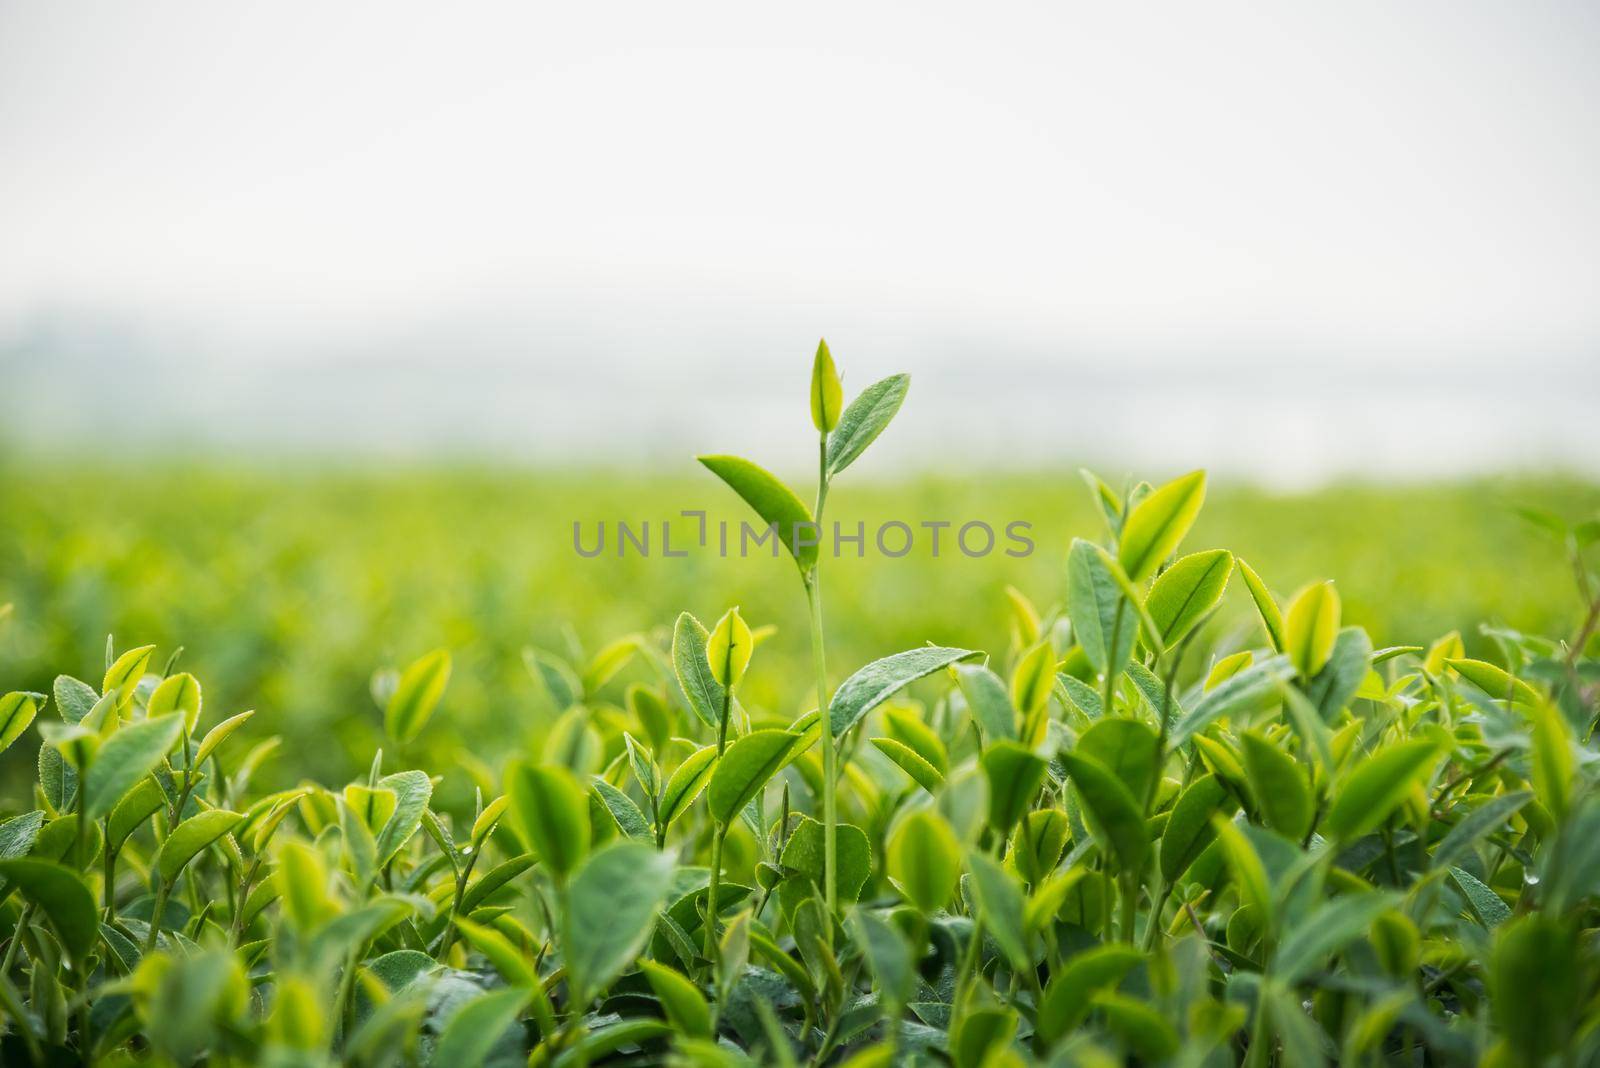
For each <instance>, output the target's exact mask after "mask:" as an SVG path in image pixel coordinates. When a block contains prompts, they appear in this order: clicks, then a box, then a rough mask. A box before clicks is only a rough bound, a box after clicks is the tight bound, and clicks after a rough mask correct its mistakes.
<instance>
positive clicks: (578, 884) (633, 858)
mask: <svg viewBox="0 0 1600 1068" xmlns="http://www.w3.org/2000/svg"><path fill="white" fill-rule="evenodd" d="M674 867H675V865H674V863H673V859H672V858H671V857H670V856H667V855H666V854H664V853H658V852H657V851H656V850H654V849H652V848H651V847H649V846H647V845H643V844H641V843H639V842H615V843H613V844H611V845H609V846H606V847H605V848H604V849H602V850H600V851H599V852H597V853H595V855H594V856H592V857H590V858H589V859H588V861H587V862H586V863H585V864H584V865H583V867H582V868H580V869H578V872H577V874H575V875H574V876H573V877H572V882H571V883H570V885H569V886H568V887H567V893H566V894H565V895H564V896H563V900H564V901H565V908H564V910H563V925H562V930H563V934H564V940H563V943H562V944H563V946H564V948H565V950H566V964H567V974H568V981H569V982H570V983H571V984H572V986H573V988H574V989H575V990H577V991H578V992H579V993H578V995H577V996H576V997H575V998H574V999H573V1000H574V1003H575V1004H577V1005H580V1006H581V1005H587V1004H588V1003H589V1000H590V999H591V998H592V997H593V996H594V995H595V994H598V993H599V992H600V991H602V990H604V989H605V988H606V986H608V985H609V984H610V983H611V981H612V980H613V979H615V978H616V977H617V976H618V975H620V974H621V972H622V970H623V969H624V968H625V967H627V966H628V964H629V963H631V962H632V961H633V960H634V958H636V957H637V956H638V955H639V951H640V950H641V949H643V948H644V944H645V940H646V939H647V938H648V937H649V936H650V931H651V928H652V927H653V926H654V925H655V920H656V913H657V912H658V911H659V910H660V908H661V905H662V903H663V902H664V901H665V900H666V899H667V895H668V893H669V892H670V891H671V890H672V879H673V871H674Z"/></svg>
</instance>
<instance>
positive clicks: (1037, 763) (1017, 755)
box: [980, 741, 1045, 835]
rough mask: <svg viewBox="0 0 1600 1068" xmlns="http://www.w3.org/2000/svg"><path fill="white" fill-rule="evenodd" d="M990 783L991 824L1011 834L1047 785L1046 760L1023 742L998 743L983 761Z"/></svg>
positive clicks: (991, 748) (998, 829)
mask: <svg viewBox="0 0 1600 1068" xmlns="http://www.w3.org/2000/svg"><path fill="white" fill-rule="evenodd" d="M980 761H981V763H982V765H983V774H984V775H985V777H987V778H988V780H989V824H990V826H992V827H993V828H994V829H995V830H996V831H998V832H1000V834H1001V835H1006V834H1009V833H1010V831H1011V828H1012V827H1015V826H1016V824H1017V821H1018V820H1020V819H1022V814H1023V813H1024V812H1026V811H1027V810H1028V806H1029V805H1030V804H1032V803H1033V798H1034V795H1035V794H1037V793H1038V792H1039V786H1040V785H1041V784H1042V783H1043V782H1044V775H1045V761H1044V758H1043V757H1041V756H1039V755H1038V754H1037V753H1034V752H1033V751H1032V750H1030V749H1028V748H1027V747H1026V746H1024V745H1022V744H1021V743H1020V742H1006V741H1001V742H995V743H994V744H993V745H991V746H989V747H988V748H987V749H985V750H984V751H983V756H982V757H981V758H980Z"/></svg>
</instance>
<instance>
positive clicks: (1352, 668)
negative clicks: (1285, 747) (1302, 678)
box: [1306, 627, 1372, 720]
mask: <svg viewBox="0 0 1600 1068" xmlns="http://www.w3.org/2000/svg"><path fill="white" fill-rule="evenodd" d="M1371 660H1372V639H1371V638H1369V637H1367V632H1366V631H1364V630H1362V629H1361V628H1360V627H1345V628H1344V629H1342V630H1340V631H1339V633H1338V635H1337V636H1336V637H1335V638H1334V639H1333V650H1332V652H1330V653H1329V654H1328V662H1327V663H1326V664H1324V665H1323V666H1322V670H1321V671H1319V672H1317V674H1316V677H1315V678H1313V679H1312V680H1311V681H1310V682H1309V683H1307V684H1306V695H1307V696H1308V697H1309V698H1310V699H1311V702H1312V704H1314V705H1316V707H1317V711H1318V712H1320V713H1321V714H1322V718H1323V719H1324V720H1331V719H1333V717H1334V716H1336V715H1337V714H1338V713H1339V712H1341V711H1342V710H1343V709H1344V708H1345V706H1346V705H1348V704H1349V703H1350V699H1351V698H1352V697H1354V696H1355V693H1356V690H1358V689H1360V687H1361V680H1362V679H1364V678H1366V677H1367V672H1368V670H1370V663H1371Z"/></svg>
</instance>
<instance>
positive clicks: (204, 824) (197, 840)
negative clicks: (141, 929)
mask: <svg viewBox="0 0 1600 1068" xmlns="http://www.w3.org/2000/svg"><path fill="white" fill-rule="evenodd" d="M243 819H244V816H243V815H242V814H241V813H238V812H229V811H228V810H227V809H223V808H210V809H206V810H205V811H204V812H198V813H196V814H195V815H193V816H190V817H189V818H188V819H186V820H184V821H183V822H182V823H180V824H178V826H177V827H175V828H173V831H172V833H171V834H170V835H168V836H167V840H166V841H165V842H162V843H161V850H160V852H158V853H157V854H156V867H157V869H158V870H159V871H160V872H161V878H162V880H163V881H164V882H166V883H167V884H168V885H171V883H172V881H173V880H174V879H176V878H177V877H178V873H179V872H181V871H182V870H183V869H184V867H185V866H186V865H187V864H188V863H189V862H190V861H191V860H193V859H194V858H195V856H196V855H197V854H198V853H199V852H200V851H201V850H203V849H205V848H206V847H208V846H210V845H212V844H214V843H215V842H216V841H217V839H219V838H221V837H222V836H223V835H225V834H227V833H228V832H229V831H231V830H233V829H234V828H235V827H237V826H238V825H239V821H241V820H243Z"/></svg>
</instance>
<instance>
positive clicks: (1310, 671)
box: [1284, 582, 1339, 679]
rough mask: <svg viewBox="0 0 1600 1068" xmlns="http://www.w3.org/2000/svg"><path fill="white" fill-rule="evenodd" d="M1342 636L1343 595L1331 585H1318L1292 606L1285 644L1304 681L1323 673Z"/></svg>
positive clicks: (1313, 585)
mask: <svg viewBox="0 0 1600 1068" xmlns="http://www.w3.org/2000/svg"><path fill="white" fill-rule="evenodd" d="M1338 632H1339V595H1338V593H1336V592H1335V591H1334V588H1333V583H1331V582H1314V583H1312V584H1311V585H1309V586H1307V587H1306V588H1305V589H1303V590H1301V591H1300V592H1299V593H1298V594H1296V595H1295V598H1294V600H1292V601H1290V602H1289V613H1288V621H1287V622H1286V623H1285V625H1284V642H1285V645H1286V648H1287V651H1288V653H1289V659H1290V660H1291V661H1293V662H1294V667H1295V670H1296V671H1297V672H1299V673H1300V677H1301V678H1305V679H1309V678H1312V677H1313V676H1315V675H1316V673H1317V672H1319V671H1321V670H1322V665H1324V664H1326V663H1327V662H1328V657H1329V656H1330V655H1331V654H1332V653H1333V642H1334V638H1335V637H1336V636H1337V635H1338Z"/></svg>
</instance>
